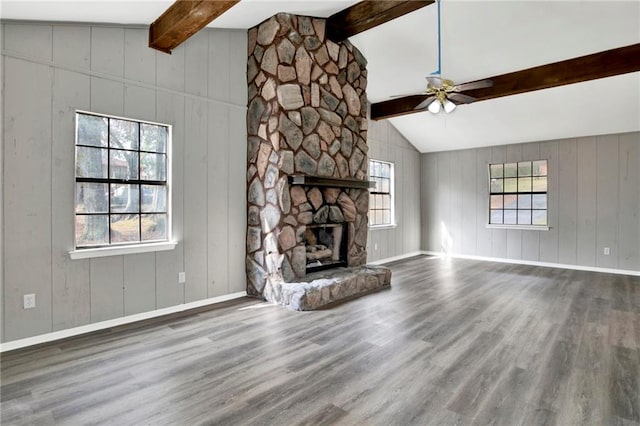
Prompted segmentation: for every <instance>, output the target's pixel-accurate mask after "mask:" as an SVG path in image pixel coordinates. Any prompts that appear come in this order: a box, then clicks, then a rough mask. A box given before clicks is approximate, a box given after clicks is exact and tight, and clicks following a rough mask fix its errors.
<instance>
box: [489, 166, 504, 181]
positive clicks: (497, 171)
mask: <svg viewBox="0 0 640 426" xmlns="http://www.w3.org/2000/svg"><path fill="white" fill-rule="evenodd" d="M489 170H490V175H491V177H492V178H501V177H503V175H502V170H503V167H502V164H492V165H490V166H489Z"/></svg>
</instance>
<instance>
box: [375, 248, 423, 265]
mask: <svg viewBox="0 0 640 426" xmlns="http://www.w3.org/2000/svg"><path fill="white" fill-rule="evenodd" d="M421 254H424V252H422V251H412V252H411V253H405V254H401V255H399V256H393V257H387V258H386V259H379V260H374V261H372V262H367V264H369V265H383V264H385V263H390V262H395V261H397V260H403V259H407V258H409V257H414V256H420V255H421Z"/></svg>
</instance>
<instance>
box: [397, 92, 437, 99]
mask: <svg viewBox="0 0 640 426" xmlns="http://www.w3.org/2000/svg"><path fill="white" fill-rule="evenodd" d="M428 94H429V93H427V92H425V91H423V92H418V93H415V92H414V93H405V94H404V95H391V96H389V97H390V98H404V97H406V96H421V95H428Z"/></svg>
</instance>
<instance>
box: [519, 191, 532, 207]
mask: <svg viewBox="0 0 640 426" xmlns="http://www.w3.org/2000/svg"><path fill="white" fill-rule="evenodd" d="M518 208H519V209H530V208H531V195H530V194H526V195H522V194H520V195H518Z"/></svg>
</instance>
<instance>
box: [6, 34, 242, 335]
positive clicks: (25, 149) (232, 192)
mask: <svg viewBox="0 0 640 426" xmlns="http://www.w3.org/2000/svg"><path fill="white" fill-rule="evenodd" d="M2 32H3V34H2V35H3V37H2V40H3V44H2V61H3V62H2V73H3V80H2V82H3V87H4V90H5V92H4V93H3V100H4V112H3V116H2V119H3V121H4V132H3V148H2V157H3V160H4V163H3V165H4V167H3V210H4V212H3V216H2V228H3V229H2V236H3V244H4V246H3V253H2V254H3V268H4V274H3V286H4V288H3V297H2V300H3V306H2V308H3V309H2V311H3V330H2V332H3V335H2V341H11V340H16V339H20V338H24V337H28V336H34V335H38V334H43V333H48V332H52V331H57V330H62V329H67V328H71V327H76V326H80V325H85V324H90V323H93V322H97V321H103V320H108V319H113V318H117V317H121V316H124V315H131V314H135V313H140V312H145V311H150V310H154V309H158V308H163V307H168V306H174V305H179V304H182V303H185V302H191V301H196V300H201V299H205V298H209V297H214V296H219V295H223V294H228V293H234V292H239V291H244V290H245V280H244V273H243V271H244V233H245V215H246V203H245V178H244V167H233V165H234V164H237V165H244V163H245V161H246V125H245V116H246V83H245V73H246V46H247V40H246V33H245V32H243V31H222V30H205V31H201V32H200V33H198V34H197V35H196V36H195V37H193V38H192V39H190V40H189V41H188V42H187V43H185V44H184V45H182V46H181V47H179V48H178V49H176V50H174V52H173V54H172V55H166V54H163V53H159V52H156V51H154V50H151V49H149V48H148V47H147V39H148V35H147V29H146V28H133V27H121V26H85V25H67V24H33V23H19V22H5V23H3V24H2ZM76 109H83V110H89V111H94V112H98V113H105V114H110V115H117V116H126V117H130V118H136V119H142V120H150V121H158V122H162V123H167V124H171V125H173V152H172V155H173V158H172V161H173V169H172V172H173V188H172V197H173V229H174V237H175V239H177V240H178V241H180V243H179V244H178V246H177V247H176V249H175V250H172V251H164V252H157V253H144V254H138V255H127V256H111V257H104V258H94V259H87V260H70V259H69V255H68V251H69V250H71V249H72V248H73V220H74V219H73V209H74V203H73V194H74V190H73V186H74V113H75V110H76ZM180 271H185V272H186V277H187V282H186V284H184V285H182V284H178V279H177V278H178V272H180ZM27 293H35V294H36V299H37V307H36V308H35V309H29V310H24V309H22V297H23V295H24V294H27Z"/></svg>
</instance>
